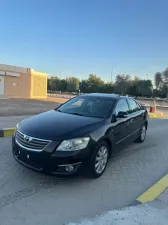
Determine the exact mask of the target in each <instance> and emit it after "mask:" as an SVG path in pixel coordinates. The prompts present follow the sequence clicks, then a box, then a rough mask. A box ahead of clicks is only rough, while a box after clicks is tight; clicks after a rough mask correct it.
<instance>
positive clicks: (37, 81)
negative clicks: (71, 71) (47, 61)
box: [31, 72, 47, 98]
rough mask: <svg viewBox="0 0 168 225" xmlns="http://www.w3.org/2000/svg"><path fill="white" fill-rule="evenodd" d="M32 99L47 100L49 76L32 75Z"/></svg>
mask: <svg viewBox="0 0 168 225" xmlns="http://www.w3.org/2000/svg"><path fill="white" fill-rule="evenodd" d="M31 98H47V75H46V74H45V75H44V74H40V73H36V72H34V73H31Z"/></svg>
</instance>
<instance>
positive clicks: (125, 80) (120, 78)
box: [115, 74, 131, 95]
mask: <svg viewBox="0 0 168 225" xmlns="http://www.w3.org/2000/svg"><path fill="white" fill-rule="evenodd" d="M130 86H131V77H130V76H129V75H125V74H123V75H117V76H116V81H115V90H116V92H117V93H119V94H121V95H125V94H127V89H128V88H129V87H130Z"/></svg>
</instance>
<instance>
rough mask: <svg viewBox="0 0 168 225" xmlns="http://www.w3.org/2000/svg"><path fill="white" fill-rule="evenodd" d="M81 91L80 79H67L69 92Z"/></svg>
mask: <svg viewBox="0 0 168 225" xmlns="http://www.w3.org/2000/svg"><path fill="white" fill-rule="evenodd" d="M78 90H79V79H78V78H76V77H68V78H67V91H78Z"/></svg>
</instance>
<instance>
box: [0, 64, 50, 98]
mask: <svg viewBox="0 0 168 225" xmlns="http://www.w3.org/2000/svg"><path fill="white" fill-rule="evenodd" d="M0 75H2V76H3V77H4V95H5V96H7V97H10V98H47V74H45V73H40V72H36V71H35V70H34V69H31V68H24V67H17V66H10V65H5V64H0Z"/></svg>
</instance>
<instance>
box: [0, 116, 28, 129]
mask: <svg viewBox="0 0 168 225" xmlns="http://www.w3.org/2000/svg"><path fill="white" fill-rule="evenodd" d="M28 117H30V116H28V115H26V116H11V117H0V130H1V129H4V128H13V127H15V126H16V124H17V123H18V122H20V121H22V120H24V119H26V118H28Z"/></svg>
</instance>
